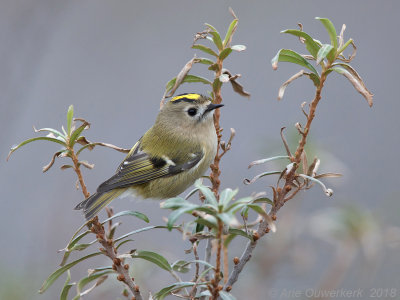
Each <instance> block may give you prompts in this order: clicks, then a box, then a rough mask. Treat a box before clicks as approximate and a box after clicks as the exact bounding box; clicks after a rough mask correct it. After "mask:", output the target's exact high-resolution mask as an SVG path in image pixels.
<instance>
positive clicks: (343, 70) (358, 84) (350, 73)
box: [328, 63, 373, 106]
mask: <svg viewBox="0 0 400 300" xmlns="http://www.w3.org/2000/svg"><path fill="white" fill-rule="evenodd" d="M328 71H335V72H337V73H339V74H342V75H343V76H345V77H346V78H347V79H348V80H349V81H350V83H351V84H352V85H353V86H354V88H355V89H356V90H357V91H358V92H359V93H360V94H361V95H363V96H364V98H365V100H367V102H368V104H369V106H372V104H373V101H372V98H373V94H372V93H371V92H370V91H369V90H368V89H367V87H366V86H365V83H364V81H363V80H362V79H361V77H360V75H358V73H357V72H356V70H354V69H353V68H352V67H351V66H350V65H348V64H345V63H337V64H334V66H333V67H331V68H330V69H329V70H328Z"/></svg>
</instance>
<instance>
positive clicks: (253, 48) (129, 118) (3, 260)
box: [0, 0, 400, 300]
mask: <svg viewBox="0 0 400 300" xmlns="http://www.w3.org/2000/svg"><path fill="white" fill-rule="evenodd" d="M229 6H231V7H232V8H233V9H234V11H235V12H236V14H237V16H238V17H239V26H238V30H237V32H236V34H235V36H234V40H233V44H244V45H246V46H247V50H246V51H244V52H242V53H233V54H232V55H231V56H230V57H229V58H228V59H227V60H226V63H225V66H226V68H228V69H229V70H230V71H231V72H232V73H240V74H242V77H241V78H240V82H241V83H242V84H243V85H244V87H245V89H246V90H247V91H249V92H250V93H251V95H252V96H251V98H250V99H247V98H242V97H240V96H239V95H237V94H235V93H233V92H232V90H231V88H230V86H228V85H226V86H224V88H223V97H224V103H225V105H226V106H225V107H224V108H223V110H222V121H221V122H222V126H223V127H224V128H225V132H226V133H227V132H229V130H228V129H229V128H230V127H233V128H235V130H236V132H237V134H236V138H235V139H234V141H233V147H232V150H231V151H230V152H229V153H228V154H227V155H226V156H225V157H224V159H223V162H222V187H223V188H225V187H231V188H236V187H238V188H239V189H240V196H246V195H249V194H251V193H252V192H254V191H256V192H261V191H268V192H270V190H269V188H268V186H269V185H272V184H274V183H275V179H273V178H269V179H265V180H259V181H258V182H257V183H255V184H253V185H251V186H244V185H243V179H244V178H251V177H252V176H254V175H256V174H258V173H261V172H262V171H264V170H274V169H276V168H277V166H274V165H272V164H271V165H265V166H258V167H257V168H256V167H255V168H253V169H251V170H248V169H247V166H248V164H249V162H251V161H253V160H256V159H260V158H264V157H269V156H274V155H279V154H283V153H284V149H283V147H282V144H281V142H280V137H279V130H280V128H281V127H283V126H286V127H287V128H288V129H287V136H288V139H289V140H290V143H291V144H292V145H293V147H294V146H295V145H296V143H297V142H296V141H297V136H296V134H295V132H294V130H293V125H294V124H295V123H296V122H298V121H300V122H303V121H304V116H303V115H302V113H301V110H300V104H301V103H302V102H303V101H310V100H311V99H312V97H313V86H312V84H311V82H309V81H308V80H306V79H305V78H302V79H299V80H298V81H296V82H295V83H293V84H291V85H290V86H289V88H288V89H287V91H286V94H285V97H284V99H283V101H281V102H278V101H277V100H276V97H277V91H278V88H279V86H280V84H281V83H283V82H284V81H285V80H287V79H288V78H289V77H290V76H291V75H292V74H294V73H296V72H297V71H298V70H299V69H298V68H297V67H296V66H294V65H289V64H284V63H281V64H280V65H279V69H278V70H277V71H273V70H272V68H271V65H270V59H271V58H272V57H273V56H274V55H275V54H276V52H277V51H278V49H280V48H291V49H294V50H297V51H300V52H303V53H304V46H303V45H301V44H300V43H299V42H298V40H297V39H296V38H295V37H292V36H289V35H282V34H280V33H279V32H280V31H281V30H283V29H287V28H297V23H302V24H303V26H304V30H305V31H306V32H308V33H309V34H311V35H312V36H313V37H316V38H318V39H319V40H321V41H322V42H328V41H329V38H328V35H327V33H326V31H325V29H324V27H323V26H322V25H321V24H320V22H319V21H317V20H314V17H316V16H319V17H328V18H330V19H331V20H332V22H333V23H334V24H335V25H336V29H337V31H338V32H339V31H340V28H341V25H342V24H343V23H345V24H346V25H347V30H346V32H345V37H346V40H347V39H348V38H350V37H351V38H353V39H354V40H355V43H356V45H357V47H358V52H357V56H356V58H355V59H354V61H353V66H354V67H355V68H356V69H357V70H358V72H359V73H360V74H361V76H362V78H363V79H364V81H365V82H366V84H367V86H368V87H369V89H370V90H371V91H372V93H374V95H375V97H374V106H373V108H372V109H371V108H369V107H368V105H367V102H366V101H365V100H364V99H363V98H362V96H361V95H360V94H358V93H357V92H356V91H355V90H354V89H353V87H352V86H351V84H350V83H349V82H348V81H347V80H346V79H345V78H344V77H341V76H339V75H338V74H332V76H330V78H328V82H327V84H326V87H325V89H324V92H323V99H322V101H321V103H320V105H319V107H318V111H317V116H316V119H315V121H314V123H313V127H312V130H311V137H310V149H309V153H311V154H310V156H311V159H312V155H313V154H312V153H318V157H319V158H320V159H321V167H320V170H321V172H337V173H342V174H343V175H344V176H343V177H341V178H338V179H329V180H325V181H324V182H325V183H326V184H327V186H328V187H330V188H332V189H333V190H334V195H333V196H332V197H331V198H327V197H325V195H324V193H323V192H322V190H320V189H319V187H315V188H313V189H312V190H310V191H307V192H304V193H301V195H300V196H299V197H297V198H296V199H294V200H293V201H290V202H288V203H287V204H286V205H285V206H284V207H283V208H282V209H281V211H280V212H279V215H278V222H277V228H278V231H277V233H275V234H268V235H267V236H265V237H264V238H263V239H262V241H261V242H260V244H259V245H258V247H257V249H256V251H255V254H254V256H253V258H252V260H251V262H250V263H249V264H248V265H247V266H246V269H245V271H244V272H243V273H242V274H241V276H240V279H239V282H238V283H237V284H236V286H235V287H234V289H233V294H234V295H235V296H236V297H237V298H238V299H290V298H293V297H291V296H290V295H288V294H285V291H296V290H298V291H302V292H303V293H304V292H305V291H307V290H308V289H315V288H321V287H323V288H326V289H328V290H329V289H338V288H339V289H340V288H343V289H346V290H356V289H362V290H363V293H364V294H363V295H364V297H362V298H367V297H369V296H371V293H373V292H374V290H373V289H389V290H390V289H395V291H396V294H395V298H399V297H400V296H399V295H400V284H399V282H400V281H399V279H400V276H399V274H400V273H399V268H400V254H399V253H400V252H399V246H400V243H399V242H400V233H399V232H400V227H399V226H400V218H399V217H398V215H399V210H400V201H399V194H400V193H399V192H400V185H399V183H400V181H399V175H398V168H399V163H398V160H397V156H398V149H399V146H400V138H399V133H398V131H399V121H398V112H399V110H400V101H399V99H398V90H397V87H396V86H397V85H398V68H399V63H398V59H397V56H398V49H399V39H398V38H397V37H398V28H399V26H400V20H399V18H398V16H399V12H400V3H399V2H398V1H394V0H393V1H384V2H381V1H372V0H371V1H370V0H357V1H346V2H344V1H339V2H338V1H252V2H247V1H175V0H174V1H172V0H171V1H108V0H95V1H91V0H86V1H75V0H72V1H56V0H36V1H27V0H2V1H1V2H0V128H1V131H0V187H1V191H2V193H1V196H0V201H1V218H0V236H1V247H0V249H1V250H0V251H1V252H0V253H1V255H0V298H1V299H32V300H33V299H57V298H58V297H59V296H58V295H59V291H60V288H61V286H62V284H63V281H64V280H65V276H63V277H61V278H60V279H59V280H58V281H57V282H56V284H54V285H53V286H52V287H51V288H50V289H49V290H48V291H47V292H46V293H45V294H44V295H39V294H38V293H37V291H38V289H39V288H40V286H41V285H42V283H43V281H44V279H45V278H46V277H47V276H48V275H49V274H50V273H51V272H53V271H54V270H55V269H56V268H57V266H58V264H59V263H60V261H61V256H62V255H61V254H60V253H57V250H58V249H61V248H63V247H64V246H65V245H66V243H67V241H68V240H69V238H70V237H71V236H72V234H73V233H74V232H75V230H76V229H77V228H78V227H79V226H80V225H81V224H82V223H83V216H82V215H81V214H80V213H79V212H77V211H74V210H73V207H74V206H75V205H76V204H77V203H78V202H80V201H81V200H82V194H81V191H77V190H76V189H75V182H76V178H75V175H74V174H73V172H72V171H71V170H70V169H69V170H65V171H61V170H59V169H58V167H59V166H60V165H61V164H62V162H60V161H57V162H56V164H55V166H53V168H52V169H50V170H49V171H48V172H47V173H45V174H42V171H41V170H42V166H44V165H46V164H47V163H48V162H49V161H50V158H51V155H52V154H53V153H54V152H55V151H57V150H58V148H57V146H56V145H51V144H49V143H45V142H37V143H33V144H29V145H27V146H25V147H24V148H22V149H20V150H18V151H17V152H15V153H14V154H13V156H12V157H11V159H10V160H9V162H6V157H7V154H8V151H9V149H10V147H11V146H12V145H15V144H17V143H19V142H21V141H22V140H25V139H27V138H30V137H33V136H36V134H34V132H33V130H32V126H33V125H34V126H35V127H36V128H42V127H53V128H56V129H60V128H61V125H63V124H64V126H65V124H66V111H67V108H68V106H69V105H70V104H73V105H74V107H75V116H76V117H82V118H85V119H86V120H88V121H89V122H91V124H92V127H91V129H90V130H89V131H88V132H86V136H87V138H88V139H89V140H91V141H102V142H108V143H112V144H115V145H118V146H121V147H125V148H129V147H131V146H132V145H133V144H134V143H135V142H136V140H137V139H138V138H140V136H141V135H142V134H143V133H144V132H145V131H146V130H147V129H148V128H149V127H150V126H151V125H152V123H153V122H154V119H155V116H156V114H157V111H158V109H159V102H160V99H161V97H162V95H163V92H164V87H165V83H166V82H167V81H168V80H170V79H171V78H172V77H174V76H175V75H176V74H177V73H178V72H179V70H180V69H181V67H182V66H183V65H184V64H185V63H186V62H187V61H188V60H189V59H191V58H192V57H193V55H194V54H195V53H197V55H198V56H201V55H202V53H200V52H199V51H194V50H192V49H191V48H190V46H191V44H192V41H193V36H194V34H195V33H196V32H199V31H202V30H203V29H204V25H203V24H204V23H205V22H207V23H210V24H213V25H214V26H215V27H216V28H217V29H219V31H220V32H225V30H226V29H227V27H228V25H229V23H230V21H231V19H232V17H231V15H230V14H229V12H228V7H229ZM204 70H205V67H204V66H195V68H194V69H193V70H192V72H191V73H192V74H200V75H204V76H210V74H208V73H207V72H205V71H204ZM188 91H194V92H201V93H206V92H207V88H206V87H205V86H204V85H201V84H192V85H185V86H183V87H181V88H180V89H179V90H178V93H181V92H188ZM225 138H226V136H225ZM123 157H124V154H122V153H119V152H116V151H113V150H110V149H104V148H96V149H95V150H93V151H92V152H86V153H84V154H83V155H82V158H83V159H87V160H88V161H89V162H90V163H94V164H95V169H94V170H92V171H89V170H86V169H85V170H84V176H85V180H86V182H87V185H88V188H89V191H91V192H93V191H94V190H95V188H96V187H97V185H98V184H99V183H101V182H102V181H103V180H105V179H106V178H108V176H110V175H111V174H112V173H113V172H114V170H115V168H116V167H117V165H118V163H119V162H120V161H121V160H122V159H123ZM64 163H66V162H64ZM112 206H113V207H114V209H115V210H116V211H121V210H126V209H134V210H138V211H141V212H143V213H145V214H147V215H148V216H149V217H150V219H151V224H153V225H158V224H163V223H164V221H163V220H162V217H165V216H167V215H168V213H169V212H168V211H165V210H161V209H160V208H159V203H158V202H156V201H136V200H133V199H130V198H125V199H122V200H117V201H114V202H113V204H112ZM122 222H123V226H122V228H121V229H120V230H119V233H120V234H122V233H124V232H127V231H129V230H133V229H135V228H139V227H143V226H145V224H144V223H143V222H141V221H139V220H138V221H136V220H130V219H129V218H128V219H122ZM134 239H135V242H134V243H133V244H132V246H131V247H133V248H137V249H143V250H150V251H158V250H160V249H162V253H163V254H164V256H165V257H166V258H167V259H168V260H169V261H170V262H173V261H175V260H177V259H179V258H184V259H187V260H191V259H192V257H191V255H188V254H185V253H184V249H188V248H190V243H189V242H188V241H182V237H181V235H180V234H179V233H176V232H172V233H166V232H165V231H153V232H147V233H144V234H141V235H137V236H135V237H134ZM234 243H236V246H235V247H234V248H233V250H232V253H230V256H231V257H233V256H237V255H239V254H240V253H241V249H243V247H244V245H245V243H246V241H245V240H243V239H241V238H237V239H236V240H235V241H234ZM94 249H95V248H93V251H94ZM89 252H90V251H89ZM80 255H81V254H80V253H78V256H80ZM78 256H77V255H76V254H75V255H74V256H73V257H78ZM106 264H108V262H107V260H106V259H103V258H99V259H97V261H96V259H93V260H91V261H89V262H88V263H87V264H86V265H85V264H82V265H80V266H78V267H76V268H75V269H73V272H72V276H73V277H72V280H77V279H79V278H80V277H81V276H83V275H84V274H85V273H86V271H87V268H88V267H91V266H94V265H95V266H98V265H106ZM134 269H135V271H134V275H135V277H137V279H138V281H139V285H140V286H141V288H142V290H151V291H152V292H153V293H154V292H156V291H158V290H159V289H160V288H161V287H163V286H165V285H167V284H168V283H172V282H173V279H172V278H170V277H169V274H167V273H166V272H163V271H160V270H159V269H157V268H155V267H153V266H152V265H150V264H149V263H146V262H137V263H136V264H135V267H134ZM121 290H122V289H121V285H120V284H119V283H115V281H113V280H111V281H110V282H109V283H107V282H106V283H105V284H103V285H102V286H100V287H99V288H98V289H97V290H96V291H94V292H93V293H92V294H89V295H88V296H87V297H85V299H117V298H118V297H119V298H122V296H121V295H120V292H121ZM377 291H379V290H377ZM384 291H385V290H383V293H382V294H377V296H379V298H381V299H389V298H391V299H392V298H393V297H391V295H393V293H392V294H387V293H386V294H385V292H384ZM73 294H74V293H71V295H73Z"/></svg>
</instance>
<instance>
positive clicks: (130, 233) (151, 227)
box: [114, 225, 168, 243]
mask: <svg viewBox="0 0 400 300" xmlns="http://www.w3.org/2000/svg"><path fill="white" fill-rule="evenodd" d="M159 228H168V227H167V226H162V225H157V226H148V227H144V228H140V229H136V230H133V231H131V232H128V233H125V234H124V235H121V236H120V237H119V238H116V239H115V240H114V242H115V243H116V242H119V241H121V240H123V239H125V238H127V237H129V236H131V235H133V234H136V233H139V232H143V231H147V230H151V229H159Z"/></svg>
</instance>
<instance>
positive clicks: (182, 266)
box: [171, 260, 190, 273]
mask: <svg viewBox="0 0 400 300" xmlns="http://www.w3.org/2000/svg"><path fill="white" fill-rule="evenodd" d="M171 267H172V269H173V270H174V271H176V272H179V273H187V272H189V271H190V263H188V262H187V261H185V260H178V261H176V262H174V263H173V264H172V265H171Z"/></svg>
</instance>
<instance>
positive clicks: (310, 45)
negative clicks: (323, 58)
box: [281, 29, 320, 58]
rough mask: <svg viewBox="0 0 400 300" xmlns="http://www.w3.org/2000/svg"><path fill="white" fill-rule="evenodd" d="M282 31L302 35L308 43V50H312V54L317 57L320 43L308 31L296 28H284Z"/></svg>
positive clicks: (306, 43)
mask: <svg viewBox="0 0 400 300" xmlns="http://www.w3.org/2000/svg"><path fill="white" fill-rule="evenodd" d="M281 33H288V34H292V35H295V36H297V37H301V38H303V39H304V43H305V45H306V48H307V50H308V52H310V54H311V55H312V56H313V57H314V58H317V53H318V50H319V48H320V46H319V45H318V43H317V42H316V41H315V40H314V39H313V38H312V37H311V36H309V35H308V34H307V33H305V32H304V31H300V30H295V29H287V30H283V31H281Z"/></svg>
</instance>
